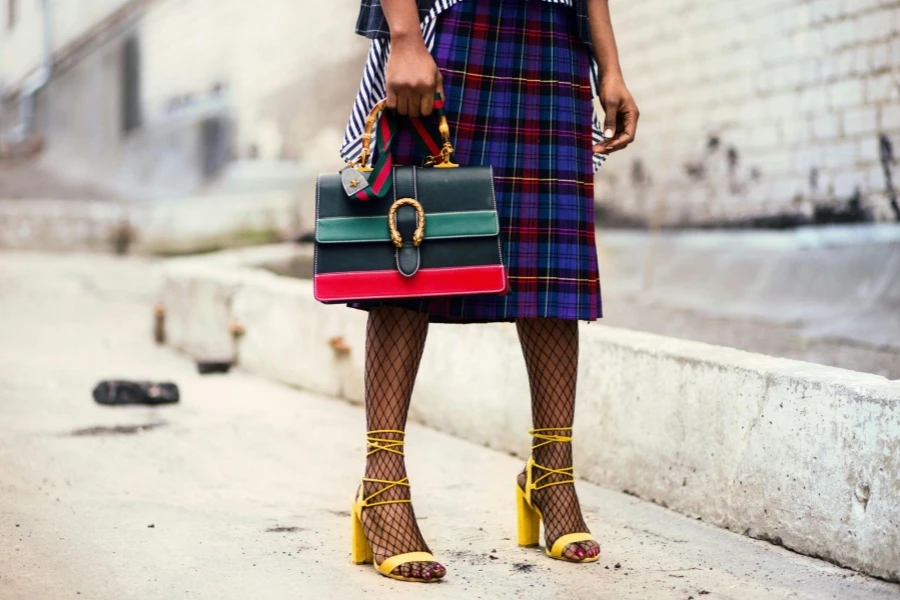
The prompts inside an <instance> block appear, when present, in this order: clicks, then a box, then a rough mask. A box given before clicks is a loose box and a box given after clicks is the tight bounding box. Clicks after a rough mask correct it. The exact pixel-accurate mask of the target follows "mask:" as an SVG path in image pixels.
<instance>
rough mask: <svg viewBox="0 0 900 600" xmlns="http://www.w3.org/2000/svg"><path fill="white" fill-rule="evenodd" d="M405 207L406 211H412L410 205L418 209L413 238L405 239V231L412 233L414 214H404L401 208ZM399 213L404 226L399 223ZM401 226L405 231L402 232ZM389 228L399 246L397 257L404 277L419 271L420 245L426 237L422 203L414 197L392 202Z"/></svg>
mask: <svg viewBox="0 0 900 600" xmlns="http://www.w3.org/2000/svg"><path fill="white" fill-rule="evenodd" d="M404 207H407V208H405V210H403V212H405V213H408V212H409V211H410V209H409V208H408V207H412V208H413V209H415V211H416V223H415V225H416V227H415V229H413V231H412V240H405V241H404V239H403V233H405V234H406V235H407V236H408V235H409V234H410V229H411V228H412V222H411V220H410V219H409V217H411V216H412V215H403V214H402V213H401V209H404ZM398 213H400V216H402V218H401V219H400V221H401V222H402V226H401V225H400V224H398V223H397V218H398ZM401 228H402V229H403V233H401V232H400V229H401ZM388 229H390V232H391V241H392V242H394V246H396V247H397V249H396V250H395V251H394V252H395V254H396V257H397V270H398V271H400V274H401V275H403V276H404V277H412V276H413V275H415V274H416V273H418V272H419V265H420V257H419V246H420V245H421V244H422V240H424V239H425V210H424V209H423V208H422V205H421V204H419V203H418V201H416V200H415V199H414V198H400V199H399V200H397V201H396V202H394V203H393V204H391V210H390V211H389V212H388ZM410 242H412V243H410Z"/></svg>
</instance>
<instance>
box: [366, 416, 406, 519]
mask: <svg viewBox="0 0 900 600" xmlns="http://www.w3.org/2000/svg"><path fill="white" fill-rule="evenodd" d="M384 434H395V435H401V436H403V435H406V432H405V431H399V430H397V429H379V430H376V431H368V432H366V443H367V449H368V450H369V452H368V453H367V454H366V457H369V456H372V455H373V454H375V453H376V452H390V453H392V454H397V455H399V456H403V455H404V454H403V450H400V449H399V448H402V447H403V440H402V439H399V440H392V439H388V438H385V437H380V436H383V435H384ZM366 483H380V484H382V485H384V487H383V488H381V489H380V490H378V491H377V492H375V493H373V494H371V495H369V496H368V497H365V498H363V499H362V506H363V507H364V508H368V507H371V506H382V505H385V504H408V503H410V502H412V500H410V499H408V498H407V499H406V500H383V501H381V502H372V500H373V499H375V498H377V497H378V496H380V495H381V494H383V493H385V492H386V491H388V490H390V489H391V488H395V487H409V477H404V478H403V479H401V480H400V481H389V480H386V479H369V478H367V477H364V478H363V484H364V485H365V484H366Z"/></svg>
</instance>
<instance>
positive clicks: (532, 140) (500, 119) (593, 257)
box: [350, 0, 602, 323]
mask: <svg viewBox="0 0 900 600" xmlns="http://www.w3.org/2000/svg"><path fill="white" fill-rule="evenodd" d="M436 29H437V31H436V39H435V49H434V55H435V59H436V61H437V63H438V66H439V67H440V68H441V71H442V72H443V74H444V90H445V96H446V97H445V105H446V113H447V117H448V119H449V120H450V126H451V131H452V133H453V135H454V136H455V139H454V145H455V148H456V159H457V162H459V163H460V164H463V165H468V166H475V165H492V166H493V168H494V181H495V187H496V190H495V191H496V197H497V208H498V213H499V216H500V228H501V239H502V247H503V258H504V262H505V263H506V265H507V267H508V270H509V282H510V293H509V294H508V295H506V296H470V297H463V298H434V299H427V300H412V301H397V302H390V304H394V305H400V306H404V307H407V308H411V309H413V310H417V311H421V312H426V313H428V314H429V316H430V319H431V320H432V321H434V322H462V323H471V322H490V321H513V320H515V319H518V318H533V317H555V318H559V319H566V320H585V321H593V320H596V319H598V318H599V317H600V316H601V313H602V309H601V300H600V281H599V275H598V269H597V250H596V245H595V240H594V204H593V195H594V194H593V168H592V149H591V142H592V140H591V124H592V104H591V83H590V67H591V65H590V61H591V57H590V52H589V51H588V49H587V47H586V46H585V45H584V44H583V43H582V42H581V40H580V39H579V38H578V36H577V29H576V26H575V19H574V14H573V13H572V11H571V10H570V9H568V8H565V7H562V6H559V5H554V4H551V3H547V2H522V1H520V0H513V1H510V0H463V1H462V2H458V3H457V4H455V5H454V6H453V7H452V8H450V9H448V10H447V11H445V12H444V13H443V14H442V16H441V18H440V19H439V20H438V23H437V26H436ZM393 147H394V162H395V163H396V164H421V160H422V153H421V152H420V151H419V150H418V148H417V145H416V143H415V139H414V136H413V135H412V134H411V133H410V132H409V131H408V130H406V129H404V128H401V130H400V131H399V132H398V133H397V136H396V138H395V140H394V146H393ZM385 303H386V302H385ZM376 304H382V302H379V303H376ZM371 305H372V304H371V303H369V304H360V303H356V304H351V305H350V306H353V307H355V308H363V309H365V308H368V307H370V306H371Z"/></svg>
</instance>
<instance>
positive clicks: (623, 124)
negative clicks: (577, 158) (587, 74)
mask: <svg viewBox="0 0 900 600" xmlns="http://www.w3.org/2000/svg"><path fill="white" fill-rule="evenodd" d="M600 104H601V105H602V106H603V111H604V112H605V113H606V118H605V120H604V121H603V136H604V137H605V138H606V139H605V140H603V141H602V142H601V143H599V144H597V145H596V146H594V152H595V153H596V154H609V153H611V152H616V151H618V150H623V149H625V148H627V147H628V144H630V143H631V142H633V141H634V136H635V134H636V132H637V123H638V118H639V117H640V114H641V113H640V111H639V110H638V107H637V103H635V101H634V98H632V97H631V92H629V91H628V88H627V87H626V86H625V80H624V79H622V77H621V75H614V76H606V77H604V78H603V80H602V81H601V83H600Z"/></svg>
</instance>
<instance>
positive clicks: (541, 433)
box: [528, 427, 575, 490]
mask: <svg viewBox="0 0 900 600" xmlns="http://www.w3.org/2000/svg"><path fill="white" fill-rule="evenodd" d="M551 431H572V428H571V427H548V428H544V429H532V430H531V431H529V432H528V433H529V435H531V437H533V438H535V439H538V440H541V442H540V443H539V444H535V445H533V446H532V447H531V449H532V450H534V449H535V448H540V447H541V446H546V445H547V444H570V443H572V436H570V435H556V434H551V433H549V432H551ZM532 460H533V459H532ZM534 467H535V468H537V469H540V470H541V471H544V474H543V475H541V476H540V477H538V478H537V479H535V480H534V481H532V482H531V485H532V489H535V490H542V489H544V488H548V487H552V486H554V485H564V484H567V483H575V468H574V467H563V468H562V469H551V468H550V467H545V466H543V465H539V464H537V463H536V462H535V463H534ZM551 475H560V476H562V477H564V479H562V480H560V481H554V482H551V483H545V484H544V485H540V483H541V481H543V480H544V479H546V478H547V477H550V476H551Z"/></svg>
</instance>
